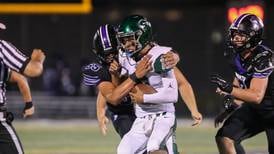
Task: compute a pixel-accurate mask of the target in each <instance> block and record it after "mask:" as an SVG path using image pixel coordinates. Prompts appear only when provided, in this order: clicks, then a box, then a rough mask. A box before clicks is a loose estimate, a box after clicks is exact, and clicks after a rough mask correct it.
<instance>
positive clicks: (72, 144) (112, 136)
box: [14, 120, 267, 154]
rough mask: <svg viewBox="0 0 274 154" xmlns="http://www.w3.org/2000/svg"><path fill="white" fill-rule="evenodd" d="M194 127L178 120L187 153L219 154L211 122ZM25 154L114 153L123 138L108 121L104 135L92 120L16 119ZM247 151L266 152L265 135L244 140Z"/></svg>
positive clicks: (179, 137) (180, 142) (179, 138)
mask: <svg viewBox="0 0 274 154" xmlns="http://www.w3.org/2000/svg"><path fill="white" fill-rule="evenodd" d="M207 123H208V124H206V125H202V126H200V127H195V128H192V127H190V126H189V125H190V124H189V123H187V124H185V126H183V125H182V124H181V122H180V121H179V122H178V128H177V144H178V146H179V150H180V151H183V152H184V153H185V154H217V148H216V145H215V142H214V135H215V133H216V130H217V129H215V128H213V127H212V126H211V124H212V123H211V122H207ZM14 126H15V129H16V130H17V133H18V134H19V136H20V138H21V141H22V143H23V146H24V149H25V153H26V154H115V153H116V147H117V145H118V143H119V141H120V139H119V137H118V135H117V134H116V133H115V132H114V130H113V127H112V126H111V125H109V130H108V135H107V136H102V135H101V134H100V132H99V129H98V127H97V124H96V122H94V121H93V122H92V121H87V120H86V121H75V120H74V121H15V122H14ZM243 145H244V146H245V148H246V150H247V151H250V152H251V151H252V153H257V152H256V151H259V152H261V153H260V154H262V153H265V151H266V149H267V143H266V137H265V135H264V134H260V135H258V136H256V137H254V138H252V139H249V140H248V141H245V142H244V144H243Z"/></svg>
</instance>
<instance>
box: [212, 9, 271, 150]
mask: <svg viewBox="0 0 274 154" xmlns="http://www.w3.org/2000/svg"><path fill="white" fill-rule="evenodd" d="M263 29H264V24H263V22H262V20H261V19H260V18H259V17H257V16H256V15H254V14H242V15H240V16H239V17H238V18H237V19H235V20H234V22H233V23H232V24H231V26H230V27H229V44H228V47H229V50H228V52H226V55H227V57H228V58H230V61H231V64H232V67H233V70H234V72H235V78H234V81H233V83H229V82H227V81H226V80H225V79H223V78H222V77H221V76H219V75H213V76H212V77H211V81H212V82H213V83H214V84H216V85H217V87H218V88H217V93H218V94H220V95H231V96H233V97H234V98H235V100H236V101H234V103H236V104H237V105H240V106H239V107H238V109H236V110H235V111H234V112H232V115H231V116H230V117H229V118H228V119H227V120H226V121H225V122H224V124H223V126H222V127H221V128H220V129H219V131H218V132H217V135H216V142H217V145H218V149H219V152H220V153H222V154H235V153H236V150H235V147H234V144H239V143H240V142H241V141H243V140H245V139H247V138H250V137H252V136H255V135H257V134H258V133H260V132H263V131H265V133H266V136H267V140H268V151H269V153H271V154H273V153H274V123H273V121H274V102H273V100H274V99H273V94H274V93H273V90H274V89H273V84H274V83H273V81H274V80H273V79H274V78H273V77H274V75H273V73H272V72H273V61H272V50H271V49H269V48H268V47H267V46H265V45H263V44H262V39H263V38H262V35H263ZM238 100H241V101H238ZM237 105H236V106H237ZM234 106H235V105H234ZM237 152H238V151H237ZM238 153H239V152H238ZM241 153H244V151H242V152H241Z"/></svg>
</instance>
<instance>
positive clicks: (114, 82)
mask: <svg viewBox="0 0 274 154" xmlns="http://www.w3.org/2000/svg"><path fill="white" fill-rule="evenodd" d="M117 47H118V44H117V39H116V31H115V28H114V26H112V25H103V26H100V27H99V29H98V30H97V32H96V33H95V35H94V39H93V52H94V53H95V55H96V58H95V59H93V61H92V62H91V63H90V64H88V65H87V66H85V67H84V68H83V79H84V83H85V84H86V85H88V86H96V87H97V88H98V89H99V93H98V97H97V118H98V121H99V126H100V129H101V131H102V133H103V134H106V123H107V121H108V118H107V117H106V116H105V107H106V106H107V112H108V115H109V116H110V118H111V121H112V123H113V125H114V128H115V130H116V132H117V133H118V134H119V135H120V137H123V136H124V134H125V133H127V132H128V131H129V129H130V128H131V126H132V123H133V121H134V120H135V114H134V109H133V104H132V103H131V100H130V98H129V97H128V96H127V94H128V93H129V91H130V90H131V89H132V88H133V87H134V86H135V84H136V82H135V81H133V80H132V79H131V78H128V79H126V80H125V81H124V82H121V83H120V81H118V78H120V77H119V73H120V72H119V71H121V68H120V66H119V64H118V62H117V61H118V58H117V57H118V49H117ZM173 56H174V57H173ZM164 61H165V64H167V66H170V65H176V63H177V62H178V61H179V60H178V56H177V55H176V54H172V53H168V54H165V57H164ZM149 69H150V62H149V58H144V60H143V63H142V62H141V63H140V64H139V67H137V69H136V71H135V73H134V74H133V75H132V77H133V78H135V79H136V78H142V76H143V75H144V74H145V73H146V72H147V71H148V70H149ZM140 73H142V75H140Z"/></svg>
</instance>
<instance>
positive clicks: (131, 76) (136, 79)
mask: <svg viewBox="0 0 274 154" xmlns="http://www.w3.org/2000/svg"><path fill="white" fill-rule="evenodd" d="M129 78H130V79H131V80H132V81H133V82H135V83H136V84H137V83H140V82H141V81H140V79H139V78H138V77H137V76H136V74H135V73H132V74H131V75H130V76H129Z"/></svg>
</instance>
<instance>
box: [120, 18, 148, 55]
mask: <svg viewBox="0 0 274 154" xmlns="http://www.w3.org/2000/svg"><path fill="white" fill-rule="evenodd" d="M129 37H133V38H134V39H135V41H136V50H135V51H126V50H125V49H124V48H123V45H124V44H123V43H124V42H123V40H124V39H125V38H129ZM117 38H118V41H119V44H121V47H122V49H124V50H125V51H126V52H128V54H129V55H130V56H131V57H133V58H136V57H137V56H138V53H139V52H140V51H141V50H142V49H143V48H144V47H145V46H146V45H147V44H148V43H150V42H152V27H151V23H150V22H149V21H148V20H147V19H146V18H144V17H143V16H140V15H131V16H128V17H126V18H125V19H124V20H123V21H122V23H121V24H120V26H119V29H118V33H117Z"/></svg>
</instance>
